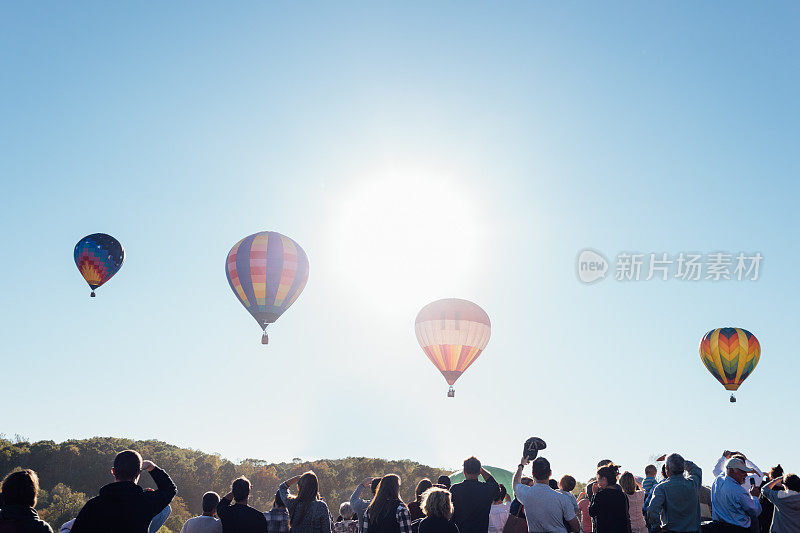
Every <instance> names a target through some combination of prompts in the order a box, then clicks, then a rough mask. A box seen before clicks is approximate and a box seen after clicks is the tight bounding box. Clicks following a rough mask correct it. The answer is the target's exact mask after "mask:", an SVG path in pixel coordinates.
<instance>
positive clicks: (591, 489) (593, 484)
mask: <svg viewBox="0 0 800 533" xmlns="http://www.w3.org/2000/svg"><path fill="white" fill-rule="evenodd" d="M613 463H614V461H612V460H611V459H603V460H601V461H599V462H598V463H597V468H600V467H601V466H606V465H610V464H613ZM598 490H599V489H598V488H597V478H596V477H594V478H592V479H591V480H589V484H588V485H586V496H588V498H589V503H592V502H593V501H594V495H595V494H597V491H598Z"/></svg>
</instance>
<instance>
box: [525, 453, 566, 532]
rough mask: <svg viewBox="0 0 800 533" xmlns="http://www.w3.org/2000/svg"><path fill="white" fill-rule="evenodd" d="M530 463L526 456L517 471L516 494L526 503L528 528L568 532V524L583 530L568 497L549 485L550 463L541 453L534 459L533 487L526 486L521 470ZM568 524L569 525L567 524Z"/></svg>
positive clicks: (530, 529) (531, 529) (534, 530)
mask: <svg viewBox="0 0 800 533" xmlns="http://www.w3.org/2000/svg"><path fill="white" fill-rule="evenodd" d="M529 462H530V459H528V458H527V457H522V459H521V460H520V463H519V465H517V471H516V473H515V474H514V480H513V483H514V495H515V496H516V497H517V498H518V499H519V501H520V502H522V505H523V506H525V519H526V520H527V522H528V531H530V532H532V533H538V532H541V531H547V532H551V533H567V527H569V531H570V532H572V533H578V532H579V531H580V523H579V522H578V517H577V516H575V509H574V507H573V506H572V502H570V501H569V499H568V498H567V497H566V496H564V495H563V494H561V493H560V492H556V491H554V490H553V489H551V488H550V476H551V474H552V472H551V470H550V462H549V461H548V460H547V459H545V458H544V457H542V456H541V455H540V456H539V457H537V458H536V459H534V461H533V465H532V468H533V479H534V483H533V485H532V486H527V485H523V484H522V483H521V481H522V470H523V469H524V468H525V465H526V464H528V463H529ZM565 524H566V525H565Z"/></svg>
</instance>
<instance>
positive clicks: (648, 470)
mask: <svg viewBox="0 0 800 533" xmlns="http://www.w3.org/2000/svg"><path fill="white" fill-rule="evenodd" d="M657 475H658V469H657V468H656V465H647V466H646V467H644V479H643V480H642V490H644V494H645V497H647V496H649V495H650V493H651V492H653V488H654V487H655V486H656V484H658V481H657V480H656V476H657Z"/></svg>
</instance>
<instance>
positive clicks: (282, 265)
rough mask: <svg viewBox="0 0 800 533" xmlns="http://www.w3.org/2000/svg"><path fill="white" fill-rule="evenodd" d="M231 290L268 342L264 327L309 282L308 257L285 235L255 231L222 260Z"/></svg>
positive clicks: (284, 309)
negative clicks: (259, 327) (254, 320)
mask: <svg viewBox="0 0 800 533" xmlns="http://www.w3.org/2000/svg"><path fill="white" fill-rule="evenodd" d="M225 275H226V276H227V277H228V283H229V284H230V286H231V290H232V291H233V293H234V294H235V295H236V297H237V298H238V299H239V301H240V302H241V303H242V305H243V306H244V308H245V309H247V311H248V312H249V313H250V314H251V315H253V318H255V319H256V322H258V325H259V326H261V329H262V330H263V332H264V334H263V335H262V337H261V342H262V344H267V342H268V341H269V338H268V337H267V332H266V329H267V326H268V325H270V324H272V323H273V322H275V321H276V320H278V318H279V317H280V316H281V315H282V314H283V313H284V311H286V310H287V309H288V308H289V306H290V305H292V304H293V303H294V301H295V300H296V299H297V297H298V296H300V293H301V292H302V291H303V288H304V287H305V286H306V281H308V257H307V256H306V253H305V252H304V251H303V249H302V248H300V245H299V244H297V243H296V242H294V241H293V240H292V239H290V238H289V237H287V236H286V235H281V234H280V233H276V232H274V231H262V232H260V233H254V234H253V235H250V236H249V237H245V238H244V239H242V240H241V241H239V242H237V243H236V244H234V245H233V248H231V251H230V252H228V258H227V259H226V260H225Z"/></svg>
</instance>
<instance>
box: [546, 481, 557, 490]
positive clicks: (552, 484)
mask: <svg viewBox="0 0 800 533" xmlns="http://www.w3.org/2000/svg"><path fill="white" fill-rule="evenodd" d="M547 484H548V485H550V488H551V489H553V490H558V481H556V480H555V479H553V478H550V481H548V482H547Z"/></svg>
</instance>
